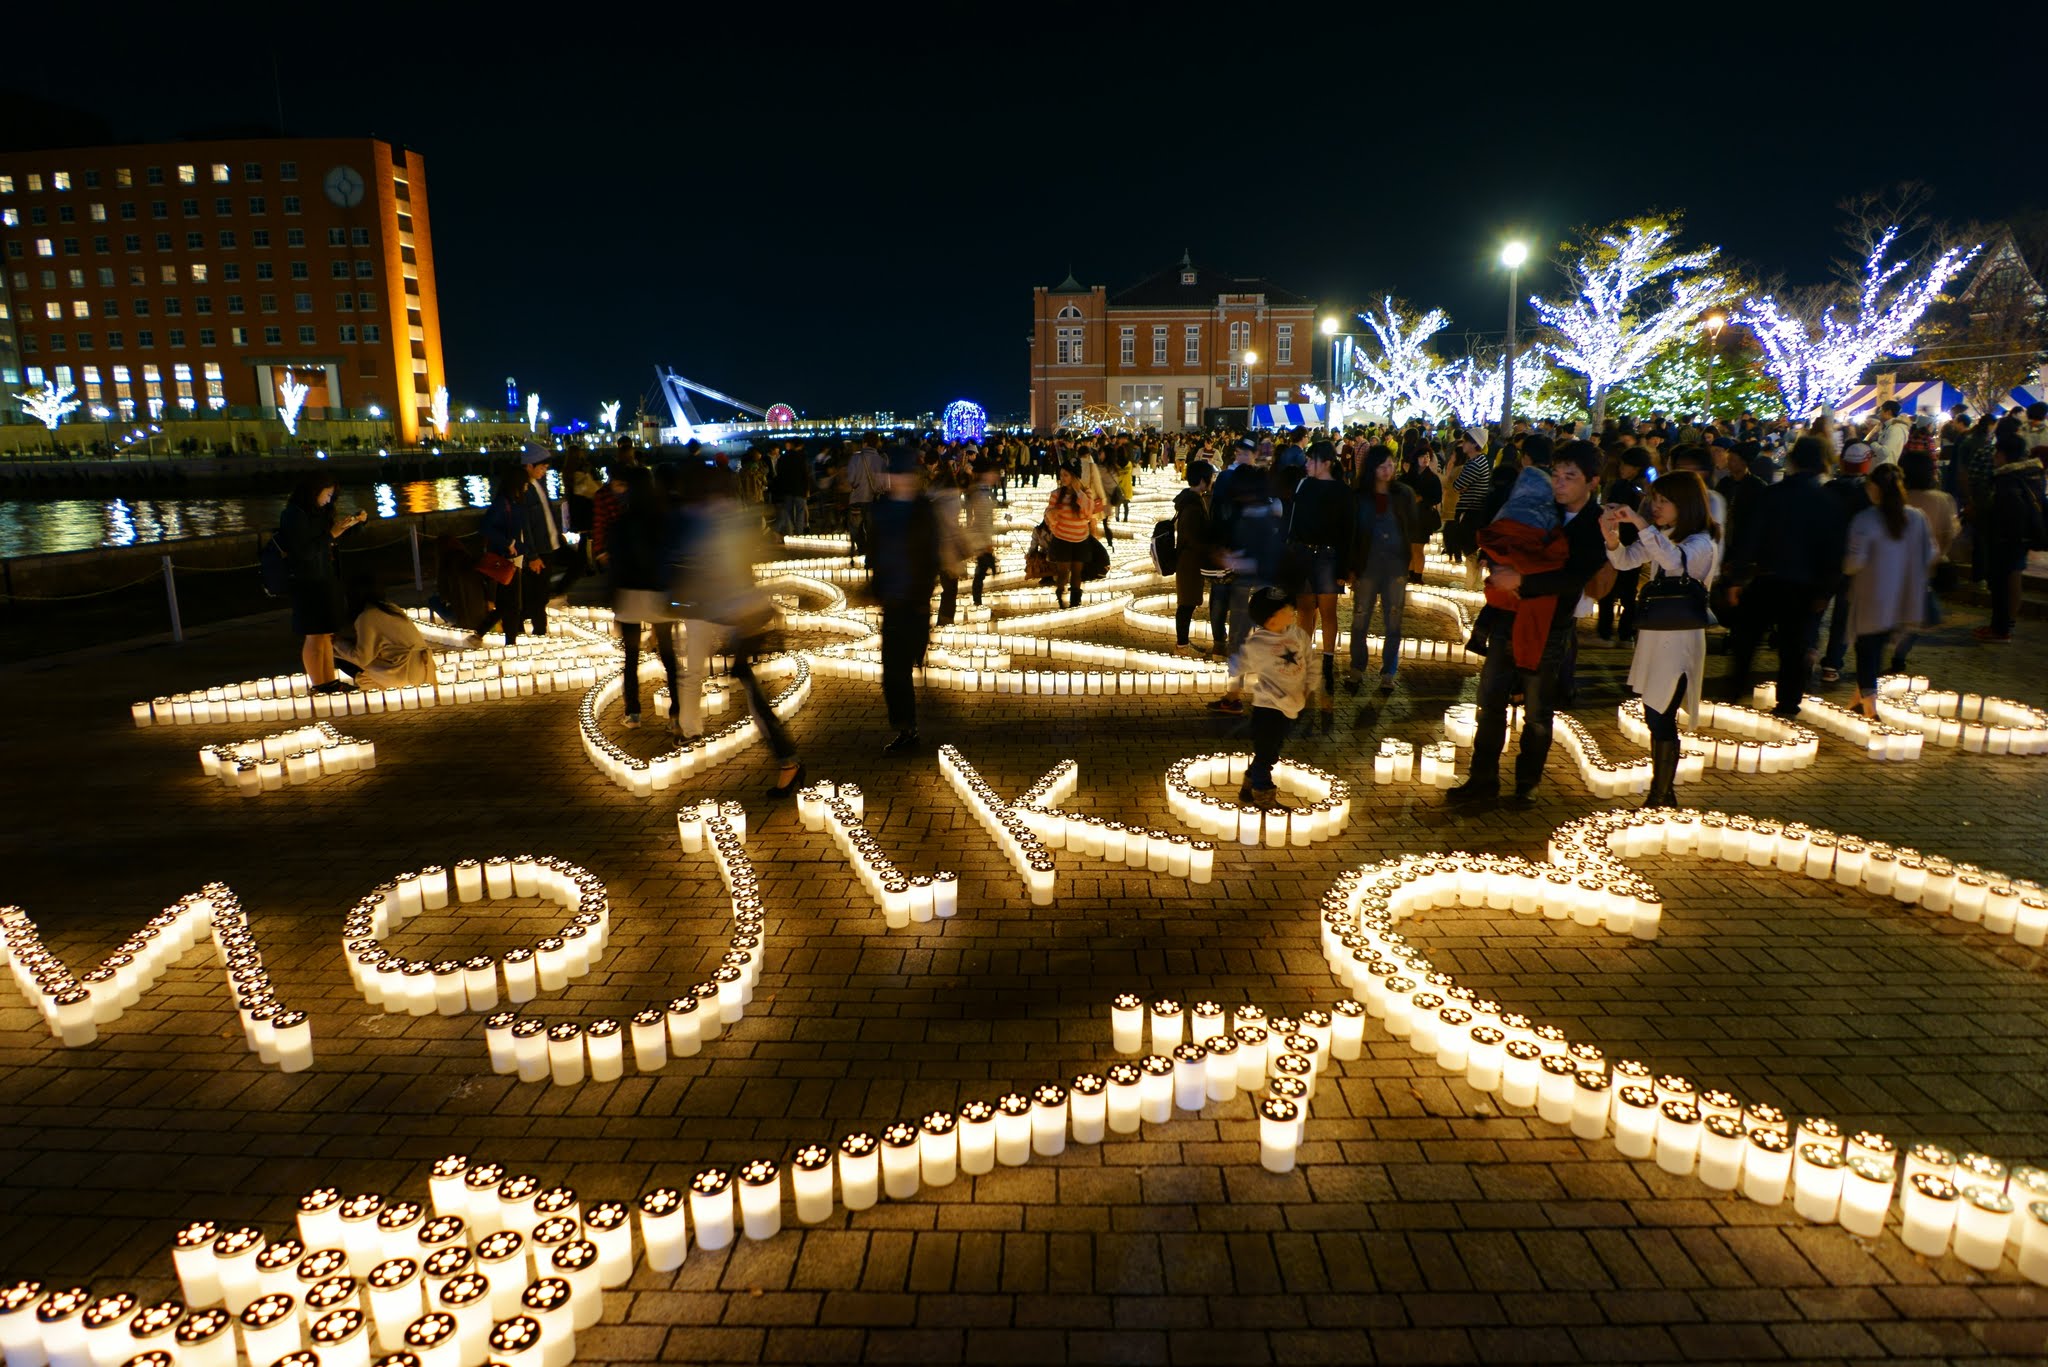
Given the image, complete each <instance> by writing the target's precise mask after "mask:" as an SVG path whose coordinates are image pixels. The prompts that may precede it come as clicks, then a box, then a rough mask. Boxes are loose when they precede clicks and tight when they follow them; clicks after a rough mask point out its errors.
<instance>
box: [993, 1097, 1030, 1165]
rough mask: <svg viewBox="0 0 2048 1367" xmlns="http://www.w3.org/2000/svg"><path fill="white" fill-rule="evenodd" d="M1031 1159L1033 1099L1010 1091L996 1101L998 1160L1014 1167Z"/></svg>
mask: <svg viewBox="0 0 2048 1367" xmlns="http://www.w3.org/2000/svg"><path fill="white" fill-rule="evenodd" d="M1030 1159H1031V1099H1030V1098H1029V1097H1026V1096H1022V1095H1020V1094H1018V1093H1016V1092H1008V1093H1005V1094H1004V1095H1003V1096H1001V1097H1000V1098H998V1099H997V1101H996V1162H998V1163H1000V1164H1002V1165H1003V1166H1004V1167H1009V1168H1014V1167H1019V1166H1021V1165H1023V1164H1024V1163H1027V1162H1029V1161H1030Z"/></svg>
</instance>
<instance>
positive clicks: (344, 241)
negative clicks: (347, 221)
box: [327, 228, 348, 247]
mask: <svg viewBox="0 0 2048 1367" xmlns="http://www.w3.org/2000/svg"><path fill="white" fill-rule="evenodd" d="M327 245H328V246H330V247H346V246H347V245H348V229H346V228H329V229H328V230H327Z"/></svg>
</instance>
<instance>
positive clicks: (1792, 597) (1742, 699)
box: [1728, 577, 1820, 715]
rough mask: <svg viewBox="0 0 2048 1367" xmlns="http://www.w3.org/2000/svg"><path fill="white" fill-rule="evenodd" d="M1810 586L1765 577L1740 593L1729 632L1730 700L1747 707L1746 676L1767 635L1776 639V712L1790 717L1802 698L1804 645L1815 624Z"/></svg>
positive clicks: (1747, 690)
mask: <svg viewBox="0 0 2048 1367" xmlns="http://www.w3.org/2000/svg"><path fill="white" fill-rule="evenodd" d="M1813 598H1814V591H1813V588H1812V586H1811V585H1807V584H1795V583H1793V582H1791V581H1790V580H1787V579H1773V578H1770V577H1765V578H1762V579H1759V580H1757V581H1755V582H1754V583H1752V584H1750V585H1749V586H1748V587H1747V588H1745V589H1743V591H1742V601H1741V602H1740V603H1738V604H1737V605H1736V608H1735V621H1734V623H1733V626H1732V629H1731V631H1730V633H1729V643H1728V644H1729V655H1730V656H1731V659H1730V662H1729V664H1730V668H1729V674H1728V676H1729V683H1730V688H1731V691H1730V697H1731V699H1732V700H1733V701H1735V702H1737V703H1742V704H1744V705H1747V703H1748V701H1749V699H1748V696H1747V695H1748V693H1749V677H1750V674H1749V671H1750V665H1751V662H1752V661H1754V660H1755V659H1756V651H1757V647H1758V646H1759V645H1761V644H1762V643H1763V639H1764V636H1765V634H1766V633H1770V632H1775V633H1776V635H1777V638H1778V703H1777V706H1778V710H1780V711H1782V712H1784V713H1786V714H1787V715H1790V714H1791V713H1793V712H1796V711H1798V710H1799V703H1800V700H1801V699H1802V698H1804V697H1805V696H1806V684H1807V664H1806V643H1807V641H1808V639H1809V637H1810V635H1811V633H1812V632H1813V631H1814V629H1815V627H1816V624H1817V623H1818V622H1819V620H1820V618H1819V615H1818V614H1817V613H1816V612H1815V611H1814V607H1813Z"/></svg>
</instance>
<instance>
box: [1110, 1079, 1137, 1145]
mask: <svg viewBox="0 0 2048 1367" xmlns="http://www.w3.org/2000/svg"><path fill="white" fill-rule="evenodd" d="M1107 1075H1108V1078H1109V1103H1108V1119H1109V1128H1110V1130H1111V1131H1112V1132H1113V1133H1116V1134H1136V1133H1137V1132H1138V1124H1139V1121H1140V1119H1141V1118H1142V1115H1141V1112H1142V1107H1141V1104H1140V1100H1139V1097H1140V1092H1141V1089H1142V1084H1143V1080H1144V1074H1143V1073H1141V1072H1139V1071H1138V1067H1137V1065H1136V1064H1133V1063H1114V1064H1111V1065H1110V1067H1109V1069H1108V1074H1107Z"/></svg>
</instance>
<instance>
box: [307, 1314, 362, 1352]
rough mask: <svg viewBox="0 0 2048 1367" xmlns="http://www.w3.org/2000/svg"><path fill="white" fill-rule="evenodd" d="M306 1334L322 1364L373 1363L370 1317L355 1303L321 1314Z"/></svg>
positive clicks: (310, 1325)
mask: <svg viewBox="0 0 2048 1367" xmlns="http://www.w3.org/2000/svg"><path fill="white" fill-rule="evenodd" d="M306 1338H307V1340H308V1342H309V1344H310V1346H311V1347H312V1350H313V1353H314V1355H315V1356H316V1357H317V1358H318V1360H319V1362H320V1364H321V1367H370V1320H369V1317H368V1316H367V1315H365V1314H364V1313H363V1312H362V1311H361V1310H359V1309H357V1308H356V1307H354V1306H343V1307H342V1308H340V1309H338V1310H329V1311H328V1312H327V1313H325V1314H323V1315H321V1316H320V1317H319V1318H318V1319H316V1320H314V1321H313V1322H312V1323H311V1324H309V1325H308V1326H307V1332H306Z"/></svg>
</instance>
